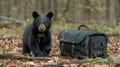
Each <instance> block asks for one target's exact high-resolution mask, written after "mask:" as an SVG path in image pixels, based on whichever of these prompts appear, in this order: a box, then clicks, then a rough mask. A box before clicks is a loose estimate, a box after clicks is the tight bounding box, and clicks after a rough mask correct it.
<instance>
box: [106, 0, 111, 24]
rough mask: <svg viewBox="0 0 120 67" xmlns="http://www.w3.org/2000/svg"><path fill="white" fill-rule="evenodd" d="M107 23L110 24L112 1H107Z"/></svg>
mask: <svg viewBox="0 0 120 67" xmlns="http://www.w3.org/2000/svg"><path fill="white" fill-rule="evenodd" d="M106 8H107V9H106V21H107V22H108V23H110V0H106Z"/></svg>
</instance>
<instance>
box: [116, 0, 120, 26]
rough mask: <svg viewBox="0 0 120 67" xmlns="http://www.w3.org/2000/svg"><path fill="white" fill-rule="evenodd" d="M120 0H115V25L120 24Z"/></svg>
mask: <svg viewBox="0 0 120 67" xmlns="http://www.w3.org/2000/svg"><path fill="white" fill-rule="evenodd" d="M119 7H120V0H115V10H116V11H115V13H116V25H118V24H119V22H120V13H119V12H120V8H119Z"/></svg>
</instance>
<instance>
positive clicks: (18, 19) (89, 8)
mask: <svg viewBox="0 0 120 67" xmlns="http://www.w3.org/2000/svg"><path fill="white" fill-rule="evenodd" d="M119 7H120V0H0V67H13V66H14V67H33V66H41V65H45V64H47V65H49V66H50V65H51V66H52V65H56V66H57V67H58V66H63V67H101V66H102V67H117V66H118V67H119V65H120V57H119V56H120V13H119V12H120V8H119ZM33 11H37V12H38V13H39V14H40V15H42V16H44V15H46V14H47V13H48V12H49V11H52V12H53V13H54V18H53V19H52V28H51V31H52V44H53V48H52V51H51V53H50V57H48V58H38V59H36V58H33V55H32V54H31V56H29V55H28V56H27V57H23V56H22V57H21V55H22V34H23V31H24V29H25V27H26V26H27V25H28V24H29V23H32V22H33V17H32V12H33ZM80 24H85V25H87V26H88V27H89V28H90V30H92V31H99V32H104V33H106V34H107V35H108V37H109V43H108V48H107V52H108V58H106V59H102V58H96V59H90V58H86V59H85V61H84V60H77V59H73V58H71V57H69V56H66V57H61V56H59V54H60V52H59V41H58V40H57V36H58V34H59V32H60V31H62V30H65V29H77V28H78V26H79V25H80ZM16 55H17V56H16Z"/></svg>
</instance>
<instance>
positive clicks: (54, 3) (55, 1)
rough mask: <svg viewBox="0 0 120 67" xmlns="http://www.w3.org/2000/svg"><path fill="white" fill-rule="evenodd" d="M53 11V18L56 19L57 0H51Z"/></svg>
mask: <svg viewBox="0 0 120 67" xmlns="http://www.w3.org/2000/svg"><path fill="white" fill-rule="evenodd" d="M53 11H54V19H53V20H57V14H58V7H57V0H54V1H53Z"/></svg>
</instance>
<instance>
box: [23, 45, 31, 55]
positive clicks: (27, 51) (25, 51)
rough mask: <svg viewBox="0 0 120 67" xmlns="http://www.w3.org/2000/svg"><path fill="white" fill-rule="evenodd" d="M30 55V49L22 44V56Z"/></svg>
mask: <svg viewBox="0 0 120 67" xmlns="http://www.w3.org/2000/svg"><path fill="white" fill-rule="evenodd" d="M26 53H28V54H30V48H29V47H28V45H26V44H23V54H26Z"/></svg>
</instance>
